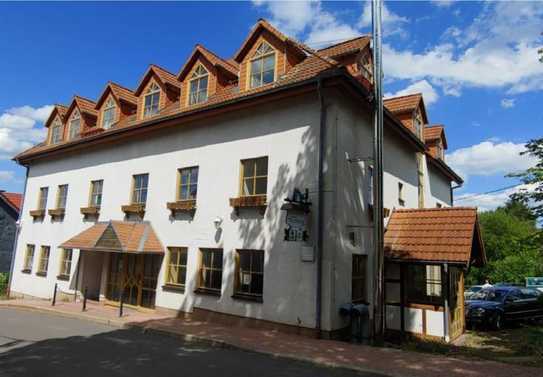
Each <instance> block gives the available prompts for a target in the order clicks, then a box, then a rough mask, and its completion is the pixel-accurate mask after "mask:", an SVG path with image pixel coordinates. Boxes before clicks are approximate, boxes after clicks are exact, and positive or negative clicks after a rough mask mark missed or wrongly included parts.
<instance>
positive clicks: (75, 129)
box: [70, 109, 81, 140]
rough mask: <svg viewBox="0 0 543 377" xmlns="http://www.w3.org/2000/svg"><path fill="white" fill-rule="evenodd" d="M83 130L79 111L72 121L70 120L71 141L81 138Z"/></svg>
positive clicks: (76, 111) (76, 110)
mask: <svg viewBox="0 0 543 377" xmlns="http://www.w3.org/2000/svg"><path fill="white" fill-rule="evenodd" d="M80 130H81V114H80V113H79V110H78V109H75V110H74V113H73V115H72V119H71V120H70V140H74V139H76V138H77V137H79V132H80Z"/></svg>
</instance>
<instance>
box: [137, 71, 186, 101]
mask: <svg viewBox="0 0 543 377" xmlns="http://www.w3.org/2000/svg"><path fill="white" fill-rule="evenodd" d="M151 73H154V74H155V75H156V76H157V77H158V79H159V80H160V81H161V82H162V83H163V84H168V85H170V86H173V87H174V88H178V89H179V90H181V83H180V82H179V80H178V79H177V76H175V75H174V74H173V73H171V72H170V71H167V70H165V69H164V68H162V67H159V66H158V65H156V64H150V65H149V68H147V71H145V74H144V75H143V78H142V79H141V81H140V83H139V84H138V87H137V88H136V90H135V91H134V94H135V95H136V96H139V95H140V93H141V91H142V90H143V87H144V85H145V83H146V82H147V78H148V77H149V75H150V74H151Z"/></svg>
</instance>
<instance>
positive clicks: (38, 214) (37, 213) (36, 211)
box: [30, 209, 45, 219]
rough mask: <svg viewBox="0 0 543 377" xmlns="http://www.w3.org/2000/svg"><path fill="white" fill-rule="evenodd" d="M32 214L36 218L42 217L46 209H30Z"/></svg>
mask: <svg viewBox="0 0 543 377" xmlns="http://www.w3.org/2000/svg"><path fill="white" fill-rule="evenodd" d="M30 216H32V217H33V218H34V219H41V218H43V217H45V210H44V209H34V210H32V211H30Z"/></svg>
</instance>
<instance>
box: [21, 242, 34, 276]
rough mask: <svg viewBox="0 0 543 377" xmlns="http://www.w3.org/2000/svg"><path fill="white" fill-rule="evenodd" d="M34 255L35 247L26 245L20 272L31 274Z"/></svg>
mask: <svg viewBox="0 0 543 377" xmlns="http://www.w3.org/2000/svg"><path fill="white" fill-rule="evenodd" d="M35 255H36V245H34V244H26V250H25V256H24V260H23V269H22V272H24V273H26V274H29V273H31V272H32V267H33V265H34V256H35Z"/></svg>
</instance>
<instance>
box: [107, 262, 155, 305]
mask: <svg viewBox="0 0 543 377" xmlns="http://www.w3.org/2000/svg"><path fill="white" fill-rule="evenodd" d="M161 263H162V258H161V256H160V255H153V254H126V253H125V254H121V253H112V254H111V255H110V258H109V271H108V279H107V290H106V298H107V299H108V300H110V301H114V302H119V301H120V299H121V292H122V299H123V302H124V304H126V305H130V306H135V307H144V308H151V309H152V308H154V307H155V297H156V286H157V280H158V272H159V271H160V265H161Z"/></svg>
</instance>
